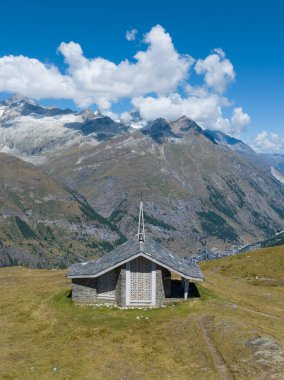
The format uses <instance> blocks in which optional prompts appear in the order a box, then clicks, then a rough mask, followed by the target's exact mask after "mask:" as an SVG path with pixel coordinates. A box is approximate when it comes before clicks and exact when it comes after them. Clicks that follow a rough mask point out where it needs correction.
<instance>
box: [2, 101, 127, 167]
mask: <svg viewBox="0 0 284 380" xmlns="http://www.w3.org/2000/svg"><path fill="white" fill-rule="evenodd" d="M128 130H129V126H127V125H125V124H122V123H119V122H115V121H113V120H112V119H110V118H109V117H107V116H104V115H102V114H101V113H99V112H93V111H91V110H89V109H87V110H84V111H82V112H74V111H72V110H70V109H64V110H62V109H59V108H56V107H44V106H42V105H40V104H38V103H36V102H35V101H33V100H30V99H26V98H22V97H19V96H14V97H12V98H10V99H7V100H5V101H3V102H2V103H0V152H3V153H9V154H12V155H14V156H17V157H19V158H22V159H24V160H25V161H30V162H33V163H35V164H40V163H42V162H44V161H45V160H46V157H47V156H48V155H49V154H51V153H53V152H56V151H57V150H58V149H62V148H63V147H70V145H75V144H82V143H89V144H94V145H95V144H97V143H98V142H99V141H104V140H106V139H109V138H112V137H114V136H116V135H119V134H123V133H126V132H127V131H128Z"/></svg>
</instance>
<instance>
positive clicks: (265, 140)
mask: <svg viewBox="0 0 284 380" xmlns="http://www.w3.org/2000/svg"><path fill="white" fill-rule="evenodd" d="M253 148H254V149H255V150H256V151H258V152H270V153H282V152H283V150H284V139H283V138H281V137H280V136H279V135H278V134H277V133H272V132H267V131H262V132H261V133H259V134H257V136H256V138H255V141H254V144H253Z"/></svg>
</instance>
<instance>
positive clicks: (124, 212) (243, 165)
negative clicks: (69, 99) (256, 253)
mask: <svg viewBox="0 0 284 380" xmlns="http://www.w3.org/2000/svg"><path fill="white" fill-rule="evenodd" d="M44 169H45V170H46V171H47V172H48V173H49V175H50V176H52V177H54V178H56V179H57V180H58V181H60V182H62V183H64V184H65V185H67V186H69V187H70V188H73V189H75V190H76V191H77V192H79V193H81V194H83V195H84V196H85V197H86V198H87V199H88V201H89V202H90V204H91V205H92V206H93V207H94V208H95V209H96V210H97V211H98V212H99V213H101V214H102V215H104V217H108V218H110V220H113V221H114V222H116V223H117V224H118V226H119V227H120V229H121V230H122V232H123V233H125V234H130V235H131V234H134V233H135V228H136V218H137V203H138V199H139V197H140V192H141V191H142V192H143V194H144V198H145V220H146V223H147V230H148V233H149V234H150V235H151V236H153V237H154V238H156V239H157V240H159V241H161V242H162V243H163V244H165V245H167V246H168V247H169V248H171V249H173V250H174V251H176V252H178V253H180V254H182V255H187V254H191V253H193V252H195V251H196V249H197V248H198V244H199V243H198V242H197V238H196V236H197V234H199V233H201V232H204V231H206V232H207V233H208V235H209V238H208V241H209V244H210V245H211V246H214V247H218V248H222V247H226V246H230V245H232V244H236V245H244V244H245V243H250V242H254V241H256V240H260V239H262V238H265V237H268V236H270V235H272V234H274V233H275V231H276V230H277V229H283V227H284V220H283V217H284V212H283V209H284V188H283V186H282V185H281V183H279V182H278V181H277V180H276V179H275V178H274V177H273V176H272V175H271V174H270V173H268V172H265V171H263V170H260V169H259V168H258V167H257V166H255V165H253V164H252V163H251V162H250V161H249V160H247V159H245V158H244V157H243V156H241V155H240V154H239V153H237V152H234V151H233V150H232V149H230V148H228V147H227V146H224V145H223V144H220V143H218V142H216V140H215V138H214V137H213V136H212V135H211V134H209V133H208V131H203V130H202V129H201V128H200V127H199V126H198V125H197V124H196V123H194V121H192V120H191V119H189V118H186V117H182V118H180V119H178V120H176V121H174V122H171V123H169V122H167V121H166V120H164V119H157V120H156V121H154V122H152V123H150V124H149V125H147V126H146V127H145V128H143V129H141V130H138V131H135V132H132V133H128V134H124V135H121V136H119V137H116V138H113V139H110V140H108V141H104V142H101V143H100V144H99V145H97V146H91V145H88V146H86V145H81V146H78V147H76V149H73V148H70V149H68V150H65V151H64V152H61V153H58V154H56V155H54V156H53V157H50V158H49V160H48V161H47V162H46V163H45V165H44Z"/></svg>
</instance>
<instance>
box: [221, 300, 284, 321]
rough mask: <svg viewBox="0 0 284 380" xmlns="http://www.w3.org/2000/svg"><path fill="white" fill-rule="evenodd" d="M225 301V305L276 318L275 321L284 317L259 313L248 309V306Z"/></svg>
mask: <svg viewBox="0 0 284 380" xmlns="http://www.w3.org/2000/svg"><path fill="white" fill-rule="evenodd" d="M225 303H226V304H227V305H230V306H232V307H236V308H239V309H241V310H245V311H249V312H250V313H254V314H258V315H262V316H263V317H268V318H272V319H276V320H277V321H284V318H281V317H276V316H275V315H271V314H265V313H261V312H260V311H256V310H252V309H249V308H248V307H244V306H240V305H239V304H237V303H233V302H229V301H225Z"/></svg>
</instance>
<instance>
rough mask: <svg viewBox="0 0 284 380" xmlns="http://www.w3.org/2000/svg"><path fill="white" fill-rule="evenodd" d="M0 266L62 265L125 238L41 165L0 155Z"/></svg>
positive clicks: (94, 253)
mask: <svg viewBox="0 0 284 380" xmlns="http://www.w3.org/2000/svg"><path fill="white" fill-rule="evenodd" d="M0 178H1V188H0V266H7V265H15V264H22V265H28V266H32V267H50V266H52V267H54V266H57V267H58V266H59V267H62V266H63V267H64V266H66V265H69V264H70V263H71V262H74V261H78V260H81V259H82V258H84V259H85V258H86V257H96V256H97V255H98V254H101V253H102V252H106V251H108V250H109V249H111V248H112V247H113V246H115V245H116V244H118V243H119V242H122V241H124V237H123V235H122V234H121V232H120V231H119V229H118V228H117V227H116V226H115V225H114V224H113V223H110V222H109V221H108V220H107V219H105V218H103V217H102V216H101V215H99V214H98V213H96V212H95V211H94V210H93V208H92V207H91V206H90V205H89V204H88V202H87V201H86V200H85V199H84V197H82V196H80V195H78V194H76V193H75V192H74V191H70V190H68V189H66V188H64V187H63V186H62V185H61V184H59V183H58V182H56V181H55V180H53V179H51V178H50V177H48V176H47V175H46V174H45V173H43V172H42V171H41V170H40V169H38V168H36V167H34V166H33V165H31V164H29V163H26V162H23V161H21V160H20V159H18V158H15V157H11V156H9V155H5V154H3V153H0Z"/></svg>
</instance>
